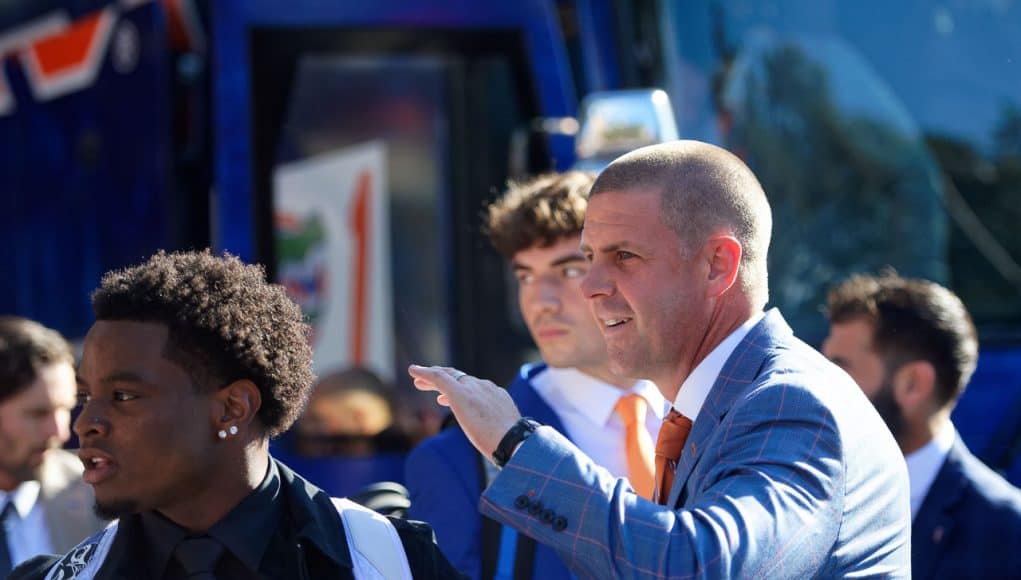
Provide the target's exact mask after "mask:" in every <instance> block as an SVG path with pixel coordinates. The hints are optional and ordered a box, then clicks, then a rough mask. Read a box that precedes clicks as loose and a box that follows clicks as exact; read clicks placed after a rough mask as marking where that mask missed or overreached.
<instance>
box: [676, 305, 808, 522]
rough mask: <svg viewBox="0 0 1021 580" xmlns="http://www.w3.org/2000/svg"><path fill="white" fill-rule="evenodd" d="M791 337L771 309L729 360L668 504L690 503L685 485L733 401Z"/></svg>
mask: <svg viewBox="0 0 1021 580" xmlns="http://www.w3.org/2000/svg"><path fill="white" fill-rule="evenodd" d="M790 334H792V331H791V329H790V327H789V326H787V323H786V322H785V321H784V319H783V317H782V316H781V315H780V312H779V311H778V310H776V309H772V310H770V311H769V312H767V313H766V315H765V316H763V318H762V320H760V321H759V323H758V324H756V325H755V326H754V327H752V329H751V330H750V331H749V332H748V334H747V335H745V337H744V338H743V339H741V342H740V343H738V345H737V348H735V349H734V352H733V353H731V355H730V357H728V358H727V362H726V363H724V365H723V368H722V369H721V370H720V376H719V377H717V378H716V382H715V383H713V387H712V389H710V390H709V395H708V396H707V397H706V400H705V403H703V405H702V410H701V411H699V413H698V417H696V418H695V423H694V425H692V428H691V434H690V435H688V441H687V442H686V443H685V444H684V451H683V452H682V453H681V458H680V461H678V463H677V471H676V472H675V473H674V483H673V487H671V488H670V497H669V498H668V500H667V504H666V505H669V506H674V507H681V506H683V505H684V502H686V501H687V499H688V498H687V497H686V496H685V494H682V491H683V490H684V484H685V483H687V481H688V479H689V478H690V477H691V474H692V472H693V471H694V469H695V466H696V465H697V464H698V462H699V460H700V459H701V458H702V455H704V454H705V452H706V451H708V450H707V449H706V443H707V441H708V440H709V438H710V437H711V436H712V433H713V432H714V431H715V430H716V427H717V426H718V425H719V424H720V422H721V421H722V420H723V417H724V416H726V414H727V411H729V410H730V407H731V405H732V404H733V402H734V399H735V398H737V396H738V395H740V394H741V393H742V392H744V390H745V389H746V388H747V387H748V385H749V384H750V383H752V382H753V381H754V380H755V378H756V377H757V376H758V374H759V371H760V369H762V364H763V362H764V361H765V359H766V351H767V349H768V348H769V347H770V346H771V345H772V344H774V343H775V341H776V340H777V339H778V338H780V337H781V336H782V335H790Z"/></svg>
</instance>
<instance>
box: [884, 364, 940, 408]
mask: <svg viewBox="0 0 1021 580" xmlns="http://www.w3.org/2000/svg"><path fill="white" fill-rule="evenodd" d="M893 379H894V383H893V384H894V391H893V395H894V399H895V400H896V401H897V404H898V405H900V407H901V409H904V411H905V412H906V413H911V412H912V411H920V412H922V413H928V412H929V408H930V406H931V405H932V403H933V401H934V400H935V390H936V369H935V368H933V366H932V363H930V362H929V361H925V360H916V361H911V362H909V363H906V364H904V365H901V367H900V368H899V369H897V372H896V373H894V377H893Z"/></svg>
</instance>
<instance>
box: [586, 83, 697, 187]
mask: <svg viewBox="0 0 1021 580" xmlns="http://www.w3.org/2000/svg"><path fill="white" fill-rule="evenodd" d="M579 109H580V119H581V122H580V126H579V130H578V136H577V139H576V140H575V153H576V156H577V158H576V161H575V164H574V169H580V170H586V171H600V170H602V168H603V167H606V165H607V164H609V163H610V162H611V161H613V160H614V159H616V158H617V157H619V156H621V155H623V154H624V153H627V152H629V151H633V150H635V149H638V148H639V147H645V146H646V145H653V144H656V143H664V142H666V141H674V140H677V139H678V138H679V137H678V132H677V122H676V121H675V120H674V112H673V108H672V107H671V105H670V97H668V96H667V94H666V91H663V90H661V89H632V90H623V91H605V92H598V93H592V94H591V95H589V96H587V97H585V99H584V100H582V102H581V106H580V107H579Z"/></svg>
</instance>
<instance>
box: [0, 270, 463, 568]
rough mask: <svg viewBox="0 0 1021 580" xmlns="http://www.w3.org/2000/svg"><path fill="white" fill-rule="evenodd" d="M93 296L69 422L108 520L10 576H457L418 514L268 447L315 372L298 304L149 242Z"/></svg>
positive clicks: (246, 274) (241, 275) (254, 277)
mask: <svg viewBox="0 0 1021 580" xmlns="http://www.w3.org/2000/svg"><path fill="white" fill-rule="evenodd" d="M92 304H93V309H94V311H95V314H96V322H95V324H93V326H92V328H91V329H90V330H89V332H88V335H87V336H86V337H85V342H84V347H83V353H82V358H81V362H80V364H79V367H78V400H79V402H80V404H81V405H82V409H81V413H80V414H79V416H78V418H77V419H76V420H75V422H74V430H75V433H76V434H77V435H78V437H79V439H80V442H81V449H80V450H79V452H78V455H79V458H80V459H81V461H82V463H83V464H84V466H85V473H84V479H85V481H86V482H87V483H89V484H90V485H91V486H92V487H93V489H94V491H95V508H96V511H97V513H99V514H100V515H102V516H104V517H106V518H119V521H118V522H116V523H115V524H113V525H111V526H110V527H109V528H106V529H105V530H103V531H101V532H99V533H97V534H95V535H93V536H91V537H90V538H88V539H86V540H85V541H83V542H81V543H80V544H79V545H78V546H77V547H75V548H74V549H72V550H71V551H69V552H68V553H67V554H66V555H64V556H63V557H39V558H35V559H33V560H29V561H28V562H25V563H24V564H22V565H21V566H20V567H19V568H18V569H16V570H15V571H14V572H13V574H12V576H11V577H12V578H17V579H21V578H42V577H51V578H61V579H68V578H80V579H86V578H89V579H91V578H152V579H154V580H176V579H179V578H210V579H211V578H213V577H215V578H218V579H220V580H229V579H232V578H237V579H240V578H245V579H247V578H331V579H332V578H379V577H386V578H411V577H412V575H414V577H415V578H448V577H456V576H457V573H456V571H455V570H453V568H451V567H450V564H449V563H448V562H447V561H446V559H445V558H444V557H443V555H442V553H440V551H439V549H438V548H437V547H436V545H435V544H434V543H433V540H432V531H431V530H430V529H429V527H428V526H427V525H425V524H422V523H414V522H405V521H398V520H389V519H387V518H384V517H382V516H380V515H378V514H375V513H373V512H371V511H369V510H367V509H366V508H362V507H358V506H355V505H354V504H353V503H352V502H350V501H347V500H343V499H333V498H330V497H329V496H328V495H327V494H325V493H323V492H322V491H321V490H319V489H317V488H316V487H314V486H312V485H311V484H309V483H308V482H307V481H305V480H303V479H302V478H301V477H300V476H298V475H295V474H294V473H293V472H292V471H291V470H290V469H288V468H287V467H286V466H285V465H283V464H281V463H279V462H277V461H275V460H274V459H273V458H271V457H270V455H269V452H268V450H269V439H270V437H273V436H275V435H277V434H279V433H280V432H281V431H283V430H285V429H287V428H288V427H289V426H290V425H291V424H292V423H293V422H294V420H295V418H296V417H297V415H298V414H299V413H300V411H301V409H302V408H303V406H304V404H305V401H306V400H307V398H308V394H309V390H310V389H311V386H312V379H313V375H312V370H311V369H312V354H311V348H310V346H309V341H308V332H309V328H308V326H307V325H306V324H305V322H304V321H303V316H302V313H301V311H300V310H299V308H298V306H297V305H296V304H295V303H294V302H292V301H291V300H290V299H289V298H288V297H287V296H286V295H285V294H284V290H283V288H282V287H281V286H278V285H274V284H268V283H266V280H265V275H264V272H263V270H262V268H261V267H258V266H252V265H246V264H243V263H242V262H241V261H240V260H238V259H237V258H235V257H233V256H229V255H225V256H223V257H220V256H214V255H213V254H211V253H210V252H209V251H204V252H180V253H170V254H168V253H164V252H159V253H157V254H156V255H154V256H153V257H151V258H150V259H149V260H148V261H147V262H145V263H143V264H141V265H139V266H135V267H131V268H127V269H124V270H120V271H114V272H110V273H108V274H107V275H106V276H104V278H103V280H102V283H101V285H100V287H99V289H98V290H96V292H95V293H94V294H93V296H92ZM47 575H49V576H47Z"/></svg>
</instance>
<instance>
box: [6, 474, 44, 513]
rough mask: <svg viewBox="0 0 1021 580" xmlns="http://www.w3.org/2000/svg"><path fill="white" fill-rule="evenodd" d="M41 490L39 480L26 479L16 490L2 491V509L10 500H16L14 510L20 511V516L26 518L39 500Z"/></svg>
mask: <svg viewBox="0 0 1021 580" xmlns="http://www.w3.org/2000/svg"><path fill="white" fill-rule="evenodd" d="M40 491H42V486H41V485H40V484H39V482H38V481H24V482H22V483H21V485H19V486H18V487H16V488H14V491H0V509H3V506H5V505H7V501H8V500H10V501H12V502H14V511H16V512H18V517H19V518H21V519H25V518H26V517H28V513H29V512H31V511H32V508H34V507H35V503H36V501H38V500H39V492H40Z"/></svg>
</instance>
